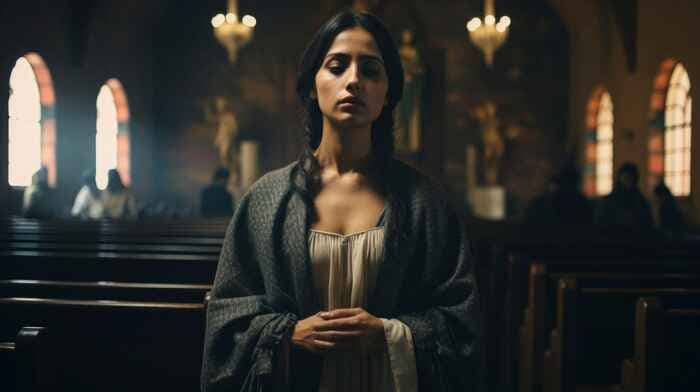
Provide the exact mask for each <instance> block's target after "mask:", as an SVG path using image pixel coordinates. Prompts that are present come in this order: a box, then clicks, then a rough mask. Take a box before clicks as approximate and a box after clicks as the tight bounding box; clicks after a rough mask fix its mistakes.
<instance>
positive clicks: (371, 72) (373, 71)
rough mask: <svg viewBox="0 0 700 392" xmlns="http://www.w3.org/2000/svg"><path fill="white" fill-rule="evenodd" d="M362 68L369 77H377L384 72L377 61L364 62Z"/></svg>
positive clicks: (363, 72)
mask: <svg viewBox="0 0 700 392" xmlns="http://www.w3.org/2000/svg"><path fill="white" fill-rule="evenodd" d="M360 70H361V71H362V74H363V75H365V76H366V77H368V78H377V77H379V75H380V74H381V72H382V68H381V65H379V64H377V63H375V62H372V63H367V64H363V65H362V67H361V68H360Z"/></svg>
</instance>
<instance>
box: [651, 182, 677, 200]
mask: <svg viewBox="0 0 700 392" xmlns="http://www.w3.org/2000/svg"><path fill="white" fill-rule="evenodd" d="M654 194H655V195H656V196H657V197H658V198H660V199H669V198H673V193H671V190H670V189H669V188H668V186H666V183H664V181H663V180H662V181H659V182H658V183H657V184H656V186H654Z"/></svg>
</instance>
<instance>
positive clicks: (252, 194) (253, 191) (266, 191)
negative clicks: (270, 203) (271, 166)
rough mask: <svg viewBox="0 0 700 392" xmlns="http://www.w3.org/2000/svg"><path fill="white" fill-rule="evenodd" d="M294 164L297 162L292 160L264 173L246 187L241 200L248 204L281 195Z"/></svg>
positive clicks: (289, 178) (287, 187)
mask: <svg viewBox="0 0 700 392" xmlns="http://www.w3.org/2000/svg"><path fill="white" fill-rule="evenodd" d="M296 166H297V163H296V162H292V163H290V164H288V165H286V166H284V167H281V168H279V169H275V170H272V171H270V172H268V173H266V174H264V175H263V176H262V177H260V178H259V179H258V180H257V181H255V182H254V183H253V185H251V186H250V188H248V190H247V191H246V192H245V194H244V195H243V198H242V199H241V202H242V203H243V202H245V203H246V204H248V203H251V202H253V203H255V202H259V201H262V199H266V200H271V199H275V198H279V197H281V196H282V195H284V193H285V192H286V191H287V190H288V189H289V187H290V184H291V178H292V175H293V173H294V169H295V168H296Z"/></svg>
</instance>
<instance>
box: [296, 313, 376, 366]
mask: <svg viewBox="0 0 700 392" xmlns="http://www.w3.org/2000/svg"><path fill="white" fill-rule="evenodd" d="M385 342H386V341H385V338H384V324H383V323H382V320H380V319H378V318H376V317H374V316H373V315H371V314H369V313H367V311H365V310H364V309H362V308H346V309H335V310H329V311H325V312H318V313H316V314H314V315H313V316H310V317H307V318H305V319H303V320H301V321H299V322H297V324H296V325H295V326H294V332H293V333H292V344H294V345H296V346H299V347H301V348H303V349H305V350H308V351H311V352H313V353H315V354H319V355H329V354H333V353H336V352H342V351H345V352H364V353H368V352H376V351H381V350H383V348H384V346H385V345H386V343H385Z"/></svg>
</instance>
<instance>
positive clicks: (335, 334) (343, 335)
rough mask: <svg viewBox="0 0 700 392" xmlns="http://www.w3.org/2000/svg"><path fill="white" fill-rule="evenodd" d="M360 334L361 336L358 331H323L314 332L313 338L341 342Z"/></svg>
mask: <svg viewBox="0 0 700 392" xmlns="http://www.w3.org/2000/svg"><path fill="white" fill-rule="evenodd" d="M360 336H362V332H360V331H323V332H316V333H315V334H314V338H315V339H319V340H324V341H328V342H343V341H348V340H353V339H357V338H358V337H360Z"/></svg>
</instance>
